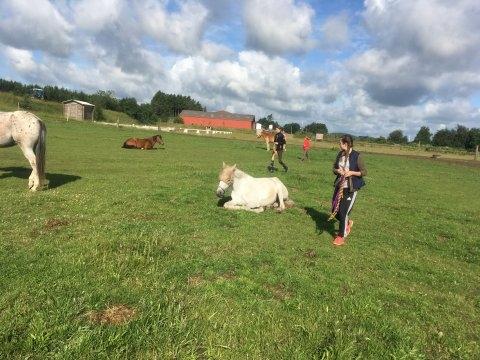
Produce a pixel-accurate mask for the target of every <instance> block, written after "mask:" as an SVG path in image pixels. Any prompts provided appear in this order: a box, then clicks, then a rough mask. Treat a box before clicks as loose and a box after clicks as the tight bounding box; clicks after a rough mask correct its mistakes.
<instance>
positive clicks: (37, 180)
mask: <svg viewBox="0 0 480 360" xmlns="http://www.w3.org/2000/svg"><path fill="white" fill-rule="evenodd" d="M46 134H47V129H46V127H45V124H44V123H43V122H42V120H40V119H39V118H38V117H36V116H35V115H33V114H32V113H30V112H28V111H14V112H4V113H0V147H10V146H14V145H15V144H18V146H19V147H20V149H22V152H23V155H25V157H26V158H27V160H28V162H29V163H30V166H31V167H32V173H31V174H30V176H29V178H28V187H29V189H30V190H32V191H37V190H42V189H43V188H44V187H46V186H47V183H48V182H47V180H46V179H45V137H46Z"/></svg>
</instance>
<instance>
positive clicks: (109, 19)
mask: <svg viewBox="0 0 480 360" xmlns="http://www.w3.org/2000/svg"><path fill="white" fill-rule="evenodd" d="M479 19H480V1H478V0H456V1H451V0H365V1H359V0H357V1H355V0H335V1H333V0H310V1H307V0H305V1H300V0H79V1H71V0H57V1H53V0H52V1H48V0H0V77H1V78H4V79H10V80H16V81H21V82H24V83H37V84H39V85H58V86H63V87H67V88H70V89H75V90H83V91H86V92H96V91H98V90H112V91H113V92H114V94H115V96H116V97H119V98H121V97H135V98H136V99H137V100H138V101H139V102H149V101H150V100H151V98H152V96H153V95H154V94H155V93H156V92H157V91H158V90H161V91H163V92H166V93H175V94H182V95H189V96H191V97H193V98H194V99H196V100H198V101H200V102H201V103H202V104H203V105H204V106H206V107H207V110H208V111H217V110H227V111H231V112H237V113H242V114H252V115H255V116H256V117H257V118H259V117H263V116H266V115H268V114H273V117H274V119H275V120H276V121H278V122H279V123H281V124H285V123H288V122H297V123H299V124H303V125H306V124H308V123H311V122H321V123H325V124H326V125H327V127H328V129H329V131H330V132H349V133H352V134H355V135H370V136H387V135H388V134H389V133H390V132H391V131H393V130H396V129H400V130H402V131H403V132H404V133H405V134H407V135H408V136H410V137H411V138H413V137H414V136H415V134H416V132H417V131H418V130H419V128H420V127H421V126H425V125H426V126H428V127H430V129H431V131H433V132H435V131H437V130H439V129H442V128H445V127H447V128H453V127H455V126H456V125H457V124H462V125H465V126H467V127H480V109H479V107H480V21H479Z"/></svg>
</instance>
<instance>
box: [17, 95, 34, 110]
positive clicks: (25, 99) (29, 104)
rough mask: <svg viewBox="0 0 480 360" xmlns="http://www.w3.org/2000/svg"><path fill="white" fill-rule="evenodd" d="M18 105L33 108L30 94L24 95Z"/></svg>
mask: <svg viewBox="0 0 480 360" xmlns="http://www.w3.org/2000/svg"><path fill="white" fill-rule="evenodd" d="M18 105H19V106H20V108H21V109H23V110H31V109H32V108H33V103H32V99H30V96H29V95H24V96H23V97H22V99H21V100H20V101H19V103H18Z"/></svg>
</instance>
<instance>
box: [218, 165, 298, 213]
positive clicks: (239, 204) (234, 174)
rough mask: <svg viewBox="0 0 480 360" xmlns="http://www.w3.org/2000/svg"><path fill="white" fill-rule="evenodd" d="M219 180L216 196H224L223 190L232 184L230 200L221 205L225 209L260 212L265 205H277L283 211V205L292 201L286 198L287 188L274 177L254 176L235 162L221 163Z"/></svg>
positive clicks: (291, 203) (289, 204) (288, 204)
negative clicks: (238, 166)
mask: <svg viewBox="0 0 480 360" xmlns="http://www.w3.org/2000/svg"><path fill="white" fill-rule="evenodd" d="M219 180H220V182H219V183H218V188H217V196H218V197H222V196H224V194H225V191H226V190H227V189H228V188H229V187H230V186H233V190H232V194H231V197H232V200H230V201H228V202H226V203H225V204H224V205H223V207H224V208H225V209H230V210H248V211H253V212H257V213H260V212H262V211H263V210H265V207H277V206H278V207H277V209H278V211H283V210H285V205H287V206H292V205H293V201H291V200H289V199H288V190H287V188H286V187H285V185H283V183H282V182H281V181H280V180H279V179H278V178H276V177H271V178H254V177H252V176H250V175H248V174H247V173H245V172H243V171H241V170H240V169H238V168H237V165H236V164H235V165H233V166H228V165H226V164H225V163H223V168H222V170H221V171H220V175H219ZM277 203H278V204H277Z"/></svg>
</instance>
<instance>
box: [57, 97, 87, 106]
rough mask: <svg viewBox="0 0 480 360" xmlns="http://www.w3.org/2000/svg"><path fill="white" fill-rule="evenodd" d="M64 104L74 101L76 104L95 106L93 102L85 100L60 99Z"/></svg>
mask: <svg viewBox="0 0 480 360" xmlns="http://www.w3.org/2000/svg"><path fill="white" fill-rule="evenodd" d="M62 102H63V103H64V104H68V103H71V102H76V103H77V104H80V105H85V106H95V105H93V104H90V103H88V102H86V101H80V100H74V99H72V100H65V101H62Z"/></svg>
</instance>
